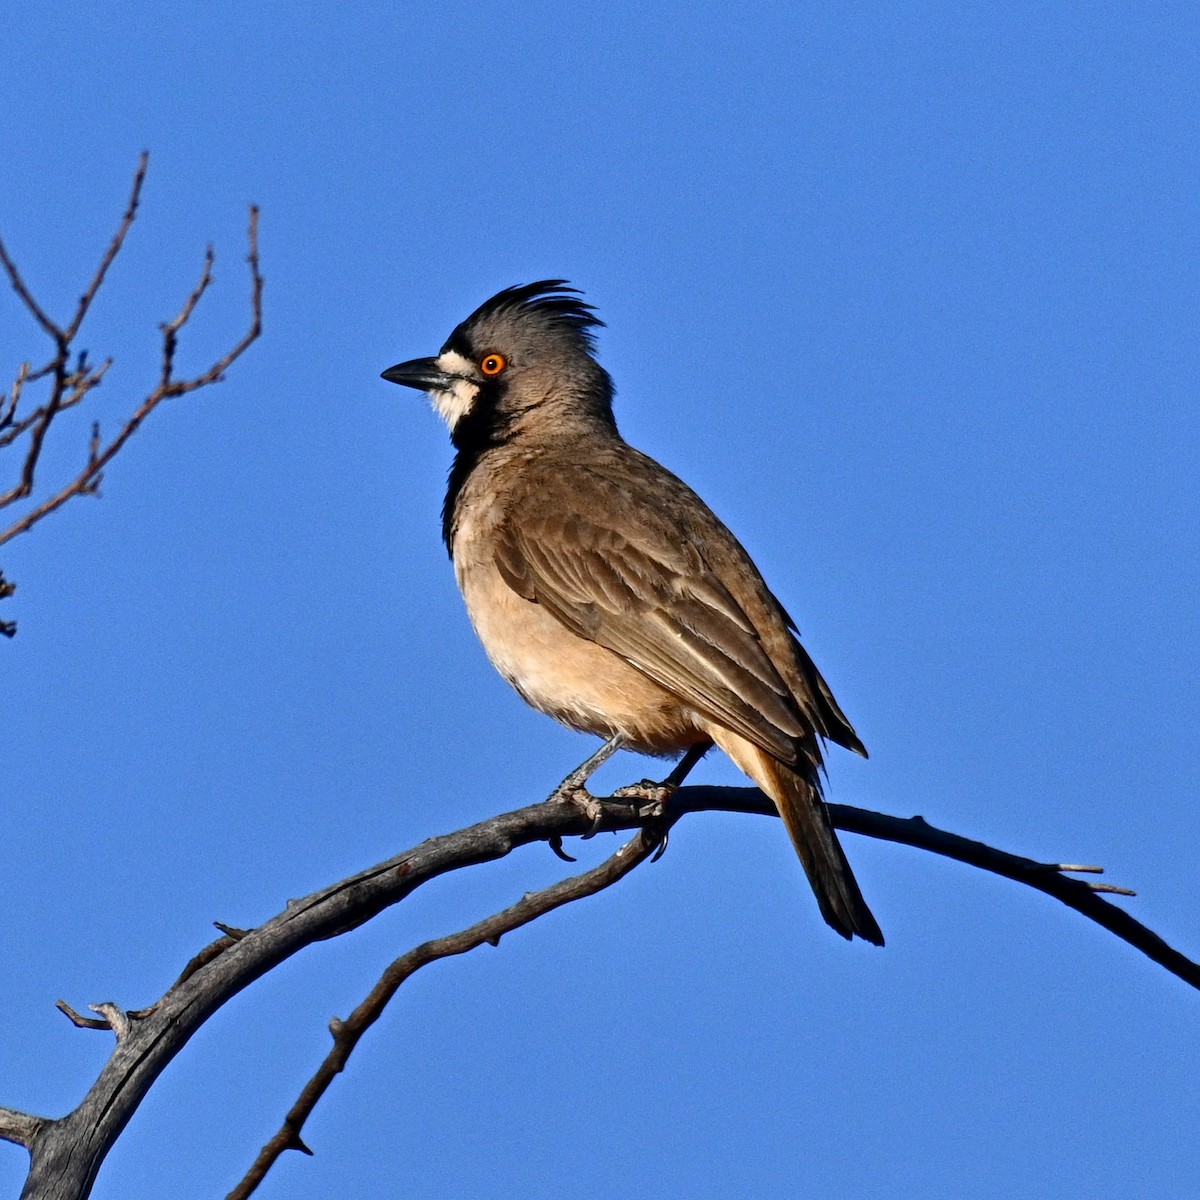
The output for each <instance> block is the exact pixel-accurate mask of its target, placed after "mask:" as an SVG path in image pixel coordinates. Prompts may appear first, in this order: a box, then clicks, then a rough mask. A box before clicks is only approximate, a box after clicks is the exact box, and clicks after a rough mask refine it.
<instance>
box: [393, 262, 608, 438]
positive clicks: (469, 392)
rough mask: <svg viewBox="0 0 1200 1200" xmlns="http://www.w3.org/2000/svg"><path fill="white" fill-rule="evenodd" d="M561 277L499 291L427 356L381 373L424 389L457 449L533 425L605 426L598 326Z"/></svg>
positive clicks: (605, 398) (603, 373) (605, 389)
mask: <svg viewBox="0 0 1200 1200" xmlns="http://www.w3.org/2000/svg"><path fill="white" fill-rule="evenodd" d="M579 296H580V293H579V292H578V291H577V290H576V289H575V288H572V287H568V286H567V283H566V281H565V280H562V279H546V280H542V281H540V282H538V283H530V284H526V285H524V286H523V287H510V288H505V290H504V291H502V292H500V293H498V294H497V295H495V296H493V297H492V298H491V299H490V300H488V301H486V302H485V303H483V304H481V305H480V306H479V308H477V309H476V310H475V311H474V312H473V313H472V314H471V315H470V316H469V317H467V319H466V320H465V321H463V322H462V323H461V324H460V325H459V326H458V327H457V328H456V329H455V330H454V332H453V333H452V334H451V335H450V336H449V338H447V339H446V344H445V345H444V346H443V347H442V349H441V352H440V353H439V354H438V355H437V356H436V357H435V358H414V359H412V360H411V361H409V362H403V363H397V364H396V365H395V366H394V367H388V369H387V370H386V371H384V372H383V378H384V379H386V380H388V381H390V382H391V383H400V384H403V385H404V386H405V387H411V388H417V389H419V390H420V391H424V392H428V393H429V396H430V399H431V400H432V401H433V406H434V408H436V409H437V411H438V412H439V413H440V414H441V416H442V418H443V419H444V420H445V422H446V424H447V425H448V426H449V427H450V436H451V438H452V439H453V441H454V443H455V444H456V445H458V446H460V447H461V446H463V445H464V444H467V443H470V442H476V441H494V440H497V439H498V438H500V437H502V436H504V435H505V434H506V433H508V432H511V431H512V430H514V429H515V428H517V427H518V426H522V425H527V424H528V423H529V422H530V421H531V420H532V421H539V422H540V421H548V420H554V421H556V422H562V421H566V422H568V423H573V422H577V421H580V420H584V421H593V420H596V419H599V420H600V421H601V422H602V423H604V424H607V425H612V420H613V418H612V395H613V393H612V382H611V381H610V379H609V377H608V374H607V372H606V371H605V370H604V369H603V368H602V367H601V366H600V364H599V363H598V362H596V359H595V357H594V351H595V341H594V339H593V335H592V330H593V329H595V328H596V327H597V326H600V325H602V324H603V322H602V321H601V320H600V319H599V318H598V317H597V316H596V315H595V313H594V311H593V309H592V307H591V305H589V304H585V303H584V302H583V301H582V300H581V299H579Z"/></svg>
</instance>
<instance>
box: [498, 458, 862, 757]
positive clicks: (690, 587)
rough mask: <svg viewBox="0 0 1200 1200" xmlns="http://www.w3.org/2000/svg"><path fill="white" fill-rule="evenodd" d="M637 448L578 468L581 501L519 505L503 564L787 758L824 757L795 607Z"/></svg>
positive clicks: (571, 623)
mask: <svg viewBox="0 0 1200 1200" xmlns="http://www.w3.org/2000/svg"><path fill="white" fill-rule="evenodd" d="M629 453H630V457H628V458H625V459H623V460H622V462H621V463H620V464H619V466H620V467H621V468H622V470H620V471H616V472H614V471H613V470H612V469H611V466H610V469H609V470H606V471H604V472H603V473H596V472H593V471H591V470H588V469H586V468H576V469H575V470H574V471H573V472H572V479H571V487H570V489H569V491H568V492H567V493H566V494H567V495H569V497H570V504H571V509H572V511H562V510H560V509H556V508H555V507H554V505H553V504H551V503H548V502H547V501H546V500H544V499H542V498H541V497H538V496H529V497H527V499H526V500H525V501H524V502H519V503H517V504H516V505H514V507H513V508H512V510H511V511H510V512H509V514H508V519H507V520H506V521H505V523H504V524H503V525H502V526H501V528H500V530H499V536H498V538H497V547H496V564H497V567H498V568H499V570H500V572H501V574H502V576H503V577H504V579H505V581H506V582H507V583H508V584H509V586H510V587H512V588H513V589H514V591H516V592H517V593H518V594H520V595H521V596H524V597H525V598H526V599H528V600H533V601H536V602H537V603H538V604H540V605H542V606H543V607H544V608H545V609H546V611H547V612H549V613H550V614H552V615H553V616H554V617H555V618H557V619H558V620H559V621H561V622H562V623H563V625H565V626H566V627H567V628H568V629H570V630H571V631H572V632H573V633H575V634H578V635H579V636H580V637H585V638H587V639H588V640H590V641H593V642H596V643H597V644H598V645H601V646H604V647H606V648H607V649H609V650H612V651H613V652H614V653H616V654H619V655H621V657H622V658H624V659H626V660H627V661H628V662H629V663H630V664H632V665H633V666H634V667H636V668H637V669H638V670H639V671H642V672H643V673H644V674H645V675H647V676H649V677H650V678H651V679H653V680H655V682H657V683H659V684H661V685H662V686H663V687H665V688H667V689H668V690H669V691H671V692H672V693H673V694H674V695H677V696H679V697H680V699H682V700H684V701H685V702H686V703H688V704H691V705H692V706H693V707H695V708H696V709H697V710H698V711H699V712H701V713H704V714H705V715H706V716H708V717H710V718H711V719H713V720H714V721H716V722H718V723H720V724H721V725H723V726H725V727H726V728H728V729H731V730H733V731H734V732H736V733H739V734H741V735H742V736H743V737H745V738H746V739H747V740H749V741H750V742H752V743H754V744H755V745H757V746H759V747H760V748H762V749H763V750H765V751H767V753H769V754H771V755H772V756H773V757H775V758H776V759H778V760H779V761H781V762H784V763H787V764H789V765H795V764H797V762H798V759H799V757H801V756H803V757H804V758H806V759H807V760H808V762H809V765H811V766H814V767H815V766H816V765H817V763H819V756H820V751H819V748H818V747H817V746H816V742H815V739H814V738H813V732H814V730H817V731H820V732H825V729H824V728H823V726H824V724H825V722H824V721H823V720H822V712H821V708H822V706H821V701H820V699H818V697H819V696H820V694H821V693H820V691H816V692H814V690H813V687H812V685H811V684H810V683H809V681H808V680H806V679H805V678H804V672H803V669H802V667H803V662H804V661H807V662H808V663H809V665H811V660H807V655H804V659H803V660H801V659H800V658H799V657H798V656H796V655H795V653H794V651H793V647H795V648H797V649H798V644H797V643H796V642H795V640H794V639H793V638H792V635H791V633H790V632H789V631H788V629H787V626H786V623H785V622H786V616H785V614H784V613H783V611H782V609H780V608H779V606H778V604H777V603H776V602H775V600H774V598H773V597H772V596H771V594H770V592H769V591H768V590H767V588H766V585H765V584H764V583H763V582H762V579H761V577H760V576H759V574H758V572H757V570H756V569H755V568H754V566H753V564H752V563H751V562H750V560H749V557H748V556H747V555H746V554H745V551H744V550H742V548H741V546H740V545H738V543H737V541H736V540H735V539H734V538H733V535H732V534H730V533H729V532H728V530H727V529H726V528H725V527H724V526H723V525H722V524H721V523H720V521H719V520H718V519H717V518H716V517H715V516H714V515H713V514H712V513H711V512H710V511H709V510H708V508H707V507H706V506H705V505H704V504H703V502H702V501H701V500H700V499H699V498H698V497H696V496H695V495H694V493H692V492H690V490H688V489H687V488H686V487H685V485H684V484H682V483H681V482H680V481H679V480H677V479H676V478H675V477H674V476H673V475H670V473H669V472H667V471H666V470H665V469H663V468H662V467H660V466H659V465H658V464H657V463H654V462H653V460H650V459H646V458H645V457H644V456H642V455H638V454H636V452H632V451H630V452H629ZM546 491H547V493H548V494H549V495H551V496H556V497H557V496H560V495H563V494H564V490H563V489H561V488H553V487H549V488H547V489H546ZM651 498H652V499H651ZM585 513H586V515H583V514H585ZM710 559H712V560H714V561H715V562H716V563H717V564H718V566H717V569H714V567H713V565H711V564H710V561H709V560H710ZM781 648H782V651H781ZM780 659H783V661H782V662H781V661H780ZM812 671H813V673H814V674H815V673H816V669H815V667H813V668H812ZM815 677H816V680H819V681H820V687H821V689H823V690H824V691H825V692H827V691H828V689H826V688H824V681H823V680H820V676H819V674H815ZM829 699H830V700H832V697H829ZM835 708H836V706H835ZM839 715H840V714H839ZM843 719H844V718H843ZM852 732H853V731H851V733H852Z"/></svg>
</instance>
